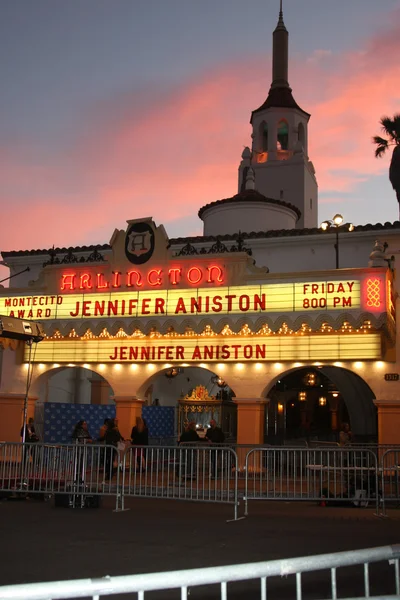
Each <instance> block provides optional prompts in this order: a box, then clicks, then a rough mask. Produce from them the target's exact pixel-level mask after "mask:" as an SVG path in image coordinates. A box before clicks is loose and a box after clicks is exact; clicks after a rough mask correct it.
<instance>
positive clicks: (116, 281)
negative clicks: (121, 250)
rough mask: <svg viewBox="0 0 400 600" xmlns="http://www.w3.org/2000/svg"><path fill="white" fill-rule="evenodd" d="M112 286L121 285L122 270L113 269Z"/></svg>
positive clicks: (117, 286)
mask: <svg viewBox="0 0 400 600" xmlns="http://www.w3.org/2000/svg"><path fill="white" fill-rule="evenodd" d="M111 286H112V287H113V288H119V287H121V272H120V271H113V272H112V284H111Z"/></svg>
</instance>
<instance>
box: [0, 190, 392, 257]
mask: <svg viewBox="0 0 400 600" xmlns="http://www.w3.org/2000/svg"><path fill="white" fill-rule="evenodd" d="M249 193H254V191H253V190H245V191H244V192H242V194H237V196H241V195H243V194H249ZM255 193H256V194H258V192H255ZM260 196H262V194H260ZM235 197H236V196H234V197H233V198H235ZM262 197H263V198H264V196H262ZM233 198H227V200H226V201H229V200H233ZM267 200H269V199H268V198H267ZM269 201H270V202H272V203H278V204H287V203H285V202H281V201H280V200H269ZM217 202H225V200H217ZM217 202H212V203H211V204H207V205H206V206H203V208H202V209H200V211H199V212H201V211H202V210H203V209H206V208H207V207H210V206H212V205H213V204H216V203H217ZM289 206H291V205H289ZM291 207H292V206H291ZM292 208H293V209H295V208H296V207H295V206H293V207H292ZM396 229H397V230H399V231H400V221H394V222H393V223H391V222H390V221H386V222H385V223H383V224H382V223H376V224H375V225H372V224H371V223H367V224H366V225H356V226H355V228H354V231H360V232H362V231H380V230H384V231H387V232H390V231H391V230H396ZM324 234H326V231H322V229H320V228H319V227H314V228H311V229H271V230H268V231H250V232H242V233H241V235H242V237H243V238H245V239H248V240H256V239H267V238H279V237H297V236H306V235H324ZM237 238H238V234H225V235H218V236H214V235H198V236H195V237H179V238H170V240H169V243H170V245H171V246H175V245H181V244H187V243H189V244H204V243H206V242H216V241H217V240H221V241H229V240H236V239H237ZM96 248H97V250H99V251H104V250H111V246H110V245H109V244H103V245H101V246H99V245H94V246H75V247H72V248H55V249H54V250H55V251H56V253H57V254H64V253H67V252H68V250H72V251H73V252H91V251H93V250H95V249H96ZM51 250H53V249H52V248H51ZM49 252H50V250H12V251H9V252H2V253H1V254H2V256H3V258H4V259H7V258H8V257H12V258H14V257H18V256H35V255H37V256H40V255H41V256H49Z"/></svg>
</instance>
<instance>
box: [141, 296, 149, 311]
mask: <svg viewBox="0 0 400 600" xmlns="http://www.w3.org/2000/svg"><path fill="white" fill-rule="evenodd" d="M149 303H150V298H143V300H142V315H149V314H150V310H149Z"/></svg>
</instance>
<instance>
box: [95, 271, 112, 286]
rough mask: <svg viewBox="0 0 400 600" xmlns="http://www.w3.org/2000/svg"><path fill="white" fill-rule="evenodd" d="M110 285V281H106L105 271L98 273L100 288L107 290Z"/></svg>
mask: <svg viewBox="0 0 400 600" xmlns="http://www.w3.org/2000/svg"><path fill="white" fill-rule="evenodd" d="M108 286H109V283H108V281H104V273H97V287H98V289H99V290H106V289H107V288H108Z"/></svg>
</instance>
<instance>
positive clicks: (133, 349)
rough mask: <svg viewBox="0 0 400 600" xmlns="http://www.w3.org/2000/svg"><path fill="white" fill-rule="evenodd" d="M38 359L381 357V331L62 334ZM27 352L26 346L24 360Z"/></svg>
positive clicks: (45, 346) (132, 360)
mask: <svg viewBox="0 0 400 600" xmlns="http://www.w3.org/2000/svg"><path fill="white" fill-rule="evenodd" d="M32 355H33V361H34V362H36V363H58V364H68V363H152V362H154V363H156V362H158V363H182V362H190V363H200V362H210V361H215V362H263V361H321V360H329V361H333V360H378V359H381V358H382V348H381V335H380V334H379V333H368V334H365V333H360V334H358V333H352V334H329V335H312V334H311V335H307V336H306V335H304V336H298V337H295V336H291V335H288V336H265V337H261V336H260V337H258V336H257V337H249V338H246V337H221V336H215V337H209V338H204V337H200V338H196V337H190V338H168V339H166V338H141V339H139V340H138V339H132V338H130V339H129V338H111V339H110V338H107V339H98V338H96V339H89V340H87V339H79V338H73V339H60V340H44V341H42V342H40V343H39V344H38V345H37V347H36V349H35V351H34V352H33V353H32ZM27 359H28V351H27V350H26V351H25V360H27Z"/></svg>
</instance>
